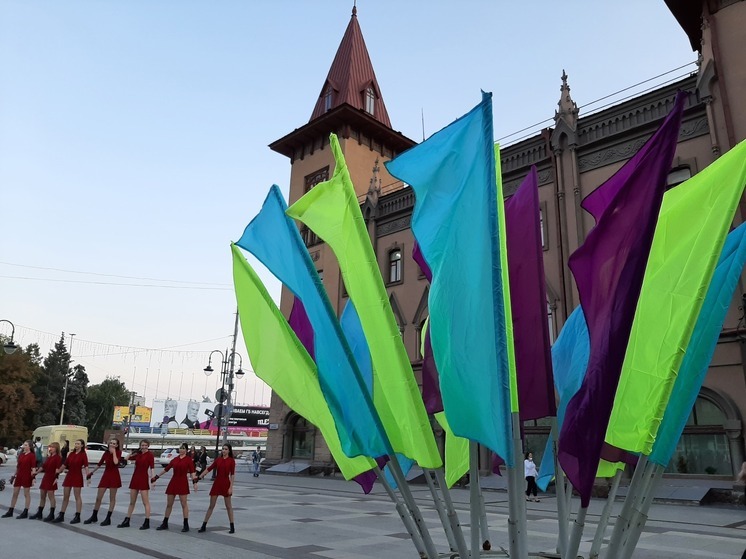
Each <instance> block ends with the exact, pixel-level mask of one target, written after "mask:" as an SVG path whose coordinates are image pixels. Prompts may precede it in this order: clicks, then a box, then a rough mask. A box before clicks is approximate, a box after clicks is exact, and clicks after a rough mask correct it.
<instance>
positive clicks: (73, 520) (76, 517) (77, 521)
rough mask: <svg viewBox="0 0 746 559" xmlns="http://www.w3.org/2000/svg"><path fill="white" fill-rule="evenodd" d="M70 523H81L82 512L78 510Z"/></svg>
mask: <svg viewBox="0 0 746 559" xmlns="http://www.w3.org/2000/svg"><path fill="white" fill-rule="evenodd" d="M70 524H80V513H79V512H76V513H75V516H73V519H72V520H71V521H70Z"/></svg>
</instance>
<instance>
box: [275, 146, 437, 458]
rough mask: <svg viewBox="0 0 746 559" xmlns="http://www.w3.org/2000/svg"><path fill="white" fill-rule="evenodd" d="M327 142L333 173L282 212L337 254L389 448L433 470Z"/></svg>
mask: <svg viewBox="0 0 746 559" xmlns="http://www.w3.org/2000/svg"><path fill="white" fill-rule="evenodd" d="M330 144H331V149H332V153H333V154H334V159H335V161H336V168H335V169H334V175H333V176H332V178H331V179H330V180H328V181H326V182H322V183H319V184H317V185H316V186H315V187H314V188H313V189H312V190H310V191H309V192H308V193H306V194H305V195H304V196H303V197H302V198H301V199H300V200H298V201H297V202H296V203H295V204H293V205H292V206H290V208H288V210H287V214H288V215H289V216H290V217H293V218H295V219H298V220H299V221H302V222H303V223H305V224H306V225H307V226H308V227H309V228H310V229H311V230H312V231H313V232H314V233H316V234H317V235H318V236H319V237H321V238H322V239H323V240H324V241H325V242H326V243H327V244H328V245H329V246H330V247H331V249H332V250H333V251H334V254H335V255H336V256H337V260H338V262H339V267H340V270H341V271H342V277H343V279H344V284H345V287H346V289H347V293H348V294H349V296H350V300H351V301H352V303H353V304H354V305H355V309H356V310H357V312H358V315H359V317H360V322H361V324H362V326H363V331H364V332H365V338H366V339H367V341H368V347H369V348H370V353H371V359H372V361H373V404H374V405H375V407H376V409H377V410H378V413H379V415H380V417H381V422H382V423H383V426H384V429H385V430H386V433H387V434H388V436H389V439H390V441H391V445H392V446H393V448H394V451H396V452H398V453H401V454H403V455H405V456H407V457H409V458H411V459H413V460H416V461H417V462H418V463H419V465H420V466H422V467H423V468H438V467H440V466H441V465H442V461H441V459H440V454H439V452H438V447H437V446H436V444H435V437H434V435H433V432H432V428H431V427H430V421H429V420H428V417H427V412H426V411H425V406H424V404H423V403H422V397H421V396H420V392H419V389H418V387H417V383H416V382H415V378H414V373H413V372H412V366H411V364H410V362H409V357H408V356H407V351H406V349H405V348H404V343H403V342H402V338H401V333H400V332H399V326H398V325H397V323H396V319H395V318H394V313H393V311H392V310H391V305H390V304H389V298H388V295H387V293H386V288H385V286H384V284H383V279H382V278H381V272H380V270H379V268H378V260H377V259H376V255H375V253H374V252H373V247H372V246H371V244H370V238H369V237H368V231H367V229H366V227H365V222H364V220H363V214H362V213H361V212H360V205H359V203H358V200H357V197H356V195H355V190H354V188H353V186H352V181H351V180H350V173H349V171H348V169H347V164H346V163H345V160H344V156H343V154H342V150H341V149H340V147H339V141H338V140H337V137H336V136H335V135H334V134H332V135H331V137H330Z"/></svg>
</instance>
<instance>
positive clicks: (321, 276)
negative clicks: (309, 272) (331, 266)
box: [316, 270, 324, 283]
mask: <svg viewBox="0 0 746 559" xmlns="http://www.w3.org/2000/svg"><path fill="white" fill-rule="evenodd" d="M316 273H317V274H318V275H319V279H320V280H321V283H324V270H316Z"/></svg>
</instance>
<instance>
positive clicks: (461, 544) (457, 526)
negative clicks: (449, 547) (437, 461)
mask: <svg viewBox="0 0 746 559" xmlns="http://www.w3.org/2000/svg"><path fill="white" fill-rule="evenodd" d="M433 473H434V474H435V479H436V481H437V482H438V486H439V487H440V490H441V491H442V493H443V499H444V500H445V503H446V510H447V512H448V520H449V521H450V523H451V530H452V531H453V536H454V538H455V539H456V549H457V550H458V553H459V556H460V557H461V558H463V559H466V558H468V557H469V549H468V548H467V547H466V541H465V540H464V532H463V530H461V523H460V522H459V520H458V515H457V514H456V508H455V507H454V506H453V500H452V499H451V492H450V490H449V489H448V485H447V484H446V480H445V476H444V475H443V469H442V468H437V469H435V470H433Z"/></svg>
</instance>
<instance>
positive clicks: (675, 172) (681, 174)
mask: <svg viewBox="0 0 746 559" xmlns="http://www.w3.org/2000/svg"><path fill="white" fill-rule="evenodd" d="M690 178H692V169H691V167H689V165H680V166H678V167H675V168H674V169H671V171H670V172H669V173H668V178H667V179H666V185H667V186H668V188H672V187H674V186H676V185H677V184H681V183H682V182H684V181H685V180H688V179H690Z"/></svg>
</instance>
